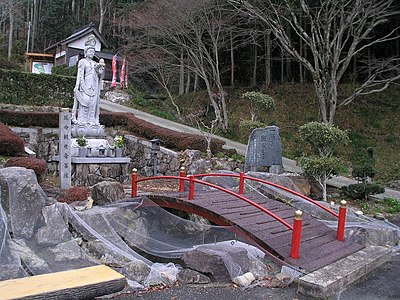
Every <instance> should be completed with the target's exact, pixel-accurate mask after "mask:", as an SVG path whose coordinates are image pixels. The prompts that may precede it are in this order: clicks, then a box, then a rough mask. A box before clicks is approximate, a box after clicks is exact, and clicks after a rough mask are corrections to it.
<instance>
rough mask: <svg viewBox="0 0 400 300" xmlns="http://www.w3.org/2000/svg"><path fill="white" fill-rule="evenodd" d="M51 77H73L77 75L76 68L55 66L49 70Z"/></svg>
mask: <svg viewBox="0 0 400 300" xmlns="http://www.w3.org/2000/svg"><path fill="white" fill-rule="evenodd" d="M51 73H52V75H61V76H71V77H75V78H76V75H77V73H78V68H77V67H76V66H75V67H68V66H67V65H59V66H55V67H53V68H52V69H51Z"/></svg>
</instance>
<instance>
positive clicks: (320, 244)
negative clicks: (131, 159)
mask: <svg viewBox="0 0 400 300" xmlns="http://www.w3.org/2000/svg"><path fill="white" fill-rule="evenodd" d="M244 196H245V197H247V198H248V199H250V200H252V201H254V202H256V203H257V204H259V205H261V206H263V207H264V208H266V209H268V210H269V211H271V212H273V213H274V214H276V215H277V216H279V217H280V218H282V219H284V220H285V221H286V222H288V223H289V224H293V220H294V215H295V211H296V209H295V208H293V207H291V206H289V205H286V204H284V203H281V202H278V201H275V200H272V199H269V198H267V197H265V196H261V195H258V194H255V193H246V194H245V195H244ZM148 198H149V199H150V200H152V201H153V202H155V203H157V204H158V205H160V206H162V207H169V208H175V209H179V210H183V211H187V212H191V213H195V214H198V215H201V216H203V217H205V218H207V219H209V220H211V221H213V222H215V223H216V224H219V225H234V226H237V227H238V228H239V229H240V230H241V231H242V232H243V233H244V234H246V235H247V236H248V237H250V238H251V239H252V240H253V241H255V242H256V243H257V244H258V245H259V246H260V247H261V248H263V249H265V250H266V251H268V252H270V253H272V254H273V255H275V256H277V257H278V258H280V259H282V260H283V261H285V262H288V263H289V264H291V265H295V266H297V267H299V268H300V269H302V270H304V271H306V272H313V271H315V270H317V269H320V268H322V267H324V266H326V265H328V264H330V263H332V262H335V261H337V260H339V259H341V258H344V257H346V256H348V255H350V254H352V253H354V252H356V251H358V250H360V249H362V248H363V246H362V245H360V244H358V243H354V242H348V241H344V242H340V241H338V240H336V230H333V229H330V228H329V227H328V226H326V225H325V224H324V223H322V222H320V221H318V220H316V219H315V218H313V217H311V216H310V215H308V214H306V213H304V214H303V232H302V237H301V246H300V257H299V259H292V258H291V257H290V256H289V254H290V248H291V242H292V231H291V230H289V229H288V228H287V227H286V226H284V225H283V224H282V223H280V222H278V221H277V220H275V219H274V218H272V217H271V216H269V215H267V214H266V213H264V212H262V211H260V210H259V209H257V208H256V207H254V206H252V205H250V204H248V203H247V202H245V201H243V200H240V199H238V198H236V197H234V196H232V195H229V194H227V193H224V192H222V191H207V192H196V196H195V199H194V200H193V201H189V200H187V194H185V193H168V194H162V195H148Z"/></svg>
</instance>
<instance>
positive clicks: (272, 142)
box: [245, 126, 283, 173]
mask: <svg viewBox="0 0 400 300" xmlns="http://www.w3.org/2000/svg"><path fill="white" fill-rule="evenodd" d="M263 168H268V170H269V171H271V172H273V173H282V172H283V167H282V143H281V137H280V135H279V128H278V127H276V126H268V127H266V128H256V129H254V130H253V131H252V133H251V135H250V137H249V141H248V143H247V152H246V164H245V171H248V170H250V171H259V170H261V171H263Z"/></svg>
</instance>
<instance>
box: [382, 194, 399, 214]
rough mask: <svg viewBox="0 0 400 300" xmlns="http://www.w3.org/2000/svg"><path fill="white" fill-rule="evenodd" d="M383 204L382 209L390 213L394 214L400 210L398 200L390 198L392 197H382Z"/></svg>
mask: <svg viewBox="0 0 400 300" xmlns="http://www.w3.org/2000/svg"><path fill="white" fill-rule="evenodd" d="M383 204H384V206H385V207H384V211H385V212H387V213H390V214H395V213H398V212H400V201H399V200H397V199H395V198H392V197H387V198H385V199H383Z"/></svg>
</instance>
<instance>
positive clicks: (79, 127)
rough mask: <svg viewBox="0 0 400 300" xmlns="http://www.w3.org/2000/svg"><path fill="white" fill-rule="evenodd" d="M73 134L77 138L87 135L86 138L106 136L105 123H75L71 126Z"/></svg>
mask: <svg viewBox="0 0 400 300" xmlns="http://www.w3.org/2000/svg"><path fill="white" fill-rule="evenodd" d="M71 136H72V137H74V138H77V137H79V136H85V137H86V138H98V137H105V136H106V133H105V131H104V125H100V124H92V123H75V124H72V126H71Z"/></svg>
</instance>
